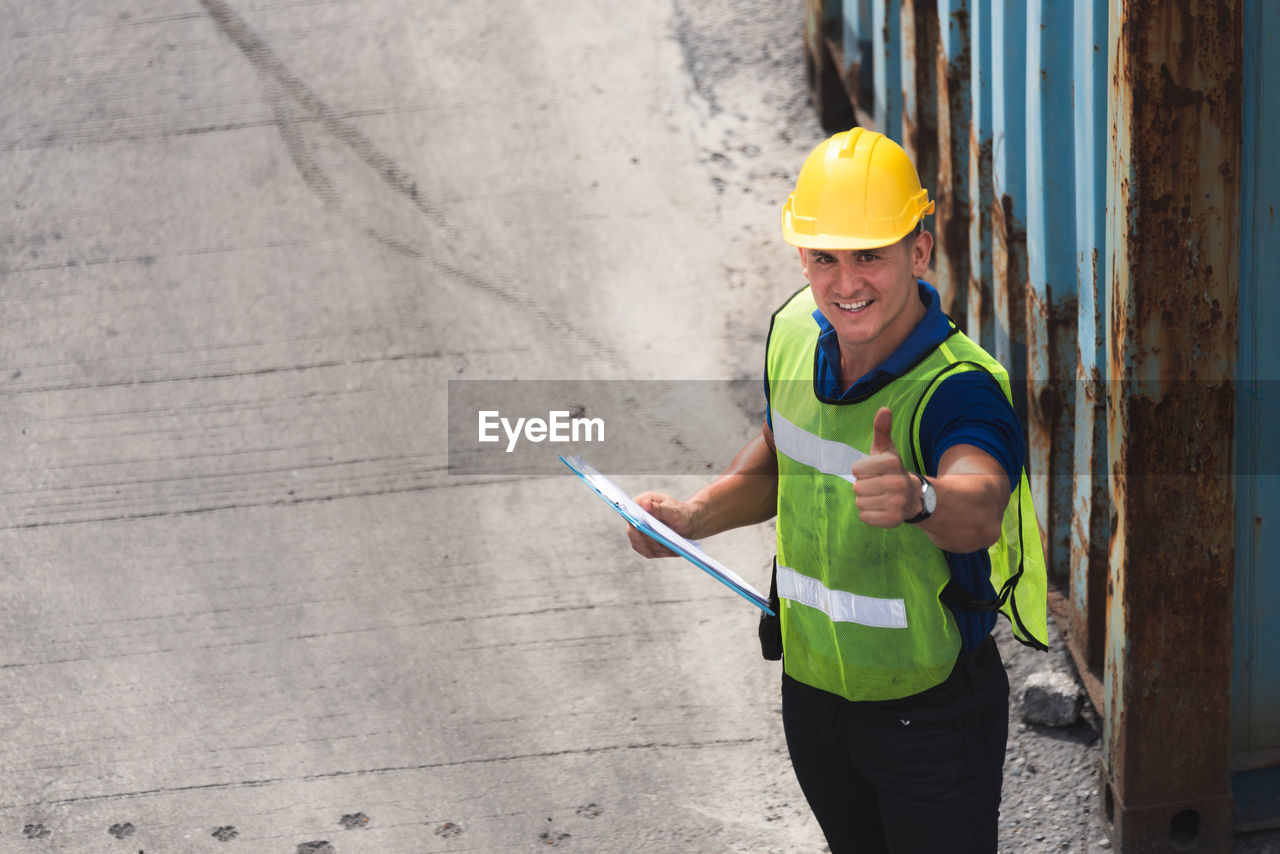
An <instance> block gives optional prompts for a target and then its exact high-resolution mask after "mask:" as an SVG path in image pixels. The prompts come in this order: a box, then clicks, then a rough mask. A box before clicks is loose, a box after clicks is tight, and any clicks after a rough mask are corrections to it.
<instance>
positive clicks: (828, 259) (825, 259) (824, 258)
mask: <svg viewBox="0 0 1280 854" xmlns="http://www.w3.org/2000/svg"><path fill="white" fill-rule="evenodd" d="M813 260H815V261H817V262H818V263H819V264H834V263H835V261H836V259H835V258H834V257H832V256H830V255H815V256H814V258H813Z"/></svg>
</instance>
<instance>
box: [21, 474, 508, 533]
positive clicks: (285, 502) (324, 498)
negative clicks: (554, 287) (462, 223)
mask: <svg viewBox="0 0 1280 854" xmlns="http://www.w3.org/2000/svg"><path fill="white" fill-rule="evenodd" d="M447 470H448V468H447V466H436V467H434V468H432V469H427V470H424V473H425V472H428V471H447ZM527 480H528V477H527V476H526V477H511V478H492V477H490V478H488V479H486V480H482V481H457V480H450V481H448V482H445V483H426V484H419V485H414V486H402V487H392V488H389V489H368V490H360V491H352V492H344V493H342V494H340V495H314V496H303V497H297V498H287V499H285V498H281V499H276V500H272V501H238V502H229V503H226V504H212V505H208V506H205V507H191V508H187V509H184V510H155V511H151V512H146V513H121V514H116V515H111V516H96V517H92V518H84V519H53V520H45V521H40V522H20V523H17V524H13V525H0V531H25V530H29V529H33V528H53V527H61V526H63V525H86V524H93V523H99V522H137V521H141V520H145V519H170V518H174V519H176V518H180V517H184V516H200V515H203V514H205V513H219V512H222V511H224V510H246V509H249V508H251V507H292V506H294V505H296V504H322V503H324V502H328V501H343V500H346V499H355V498H375V497H379V496H386V495H406V494H410V493H416V492H431V491H433V490H436V489H453V488H455V487H458V486H477V485H483V486H487V485H489V484H492V483H523V482H525V481H527Z"/></svg>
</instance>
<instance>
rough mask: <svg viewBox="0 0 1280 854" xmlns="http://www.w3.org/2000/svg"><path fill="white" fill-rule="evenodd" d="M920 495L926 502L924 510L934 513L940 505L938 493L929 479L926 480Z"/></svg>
mask: <svg viewBox="0 0 1280 854" xmlns="http://www.w3.org/2000/svg"><path fill="white" fill-rule="evenodd" d="M920 497H921V499H922V500H923V503H924V512H926V513H932V512H933V511H934V510H936V509H937V507H938V493H936V492H934V491H933V484H932V483H929V481H927V480H926V481H925V482H924V488H923V490H922V491H921V493H920Z"/></svg>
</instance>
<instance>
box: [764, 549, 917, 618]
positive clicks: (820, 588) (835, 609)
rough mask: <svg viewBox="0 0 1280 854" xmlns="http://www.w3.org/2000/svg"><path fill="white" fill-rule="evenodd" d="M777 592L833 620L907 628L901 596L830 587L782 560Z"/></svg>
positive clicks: (905, 607) (905, 613)
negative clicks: (871, 594) (891, 596)
mask: <svg viewBox="0 0 1280 854" xmlns="http://www.w3.org/2000/svg"><path fill="white" fill-rule="evenodd" d="M778 596H779V597H780V598H782V599H790V600H792V601H795V602H799V603H800V604H802V605H808V606H809V607H810V608H817V609H818V610H819V611H821V612H822V613H824V614H826V615H827V616H828V617H830V618H831V620H832V622H836V623H857V624H858V625H860V626H872V627H875V628H881V629H905V628H907V606H906V603H905V602H904V601H903V600H901V599H876V598H875V597H873V596H859V595H858V594H856V593H848V592H846V591H844V590H831V589H829V588H828V587H826V586H825V585H824V584H823V583H822V582H821V581H819V580H818V579H816V578H810V577H808V576H807V575H801V574H800V573H798V572H796V571H795V570H794V569H792V568H791V567H789V566H783V565H782V564H778Z"/></svg>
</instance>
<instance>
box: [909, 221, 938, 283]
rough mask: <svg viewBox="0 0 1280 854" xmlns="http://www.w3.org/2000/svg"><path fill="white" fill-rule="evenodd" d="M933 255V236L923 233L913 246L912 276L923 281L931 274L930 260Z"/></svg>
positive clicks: (926, 232)
mask: <svg viewBox="0 0 1280 854" xmlns="http://www.w3.org/2000/svg"><path fill="white" fill-rule="evenodd" d="M932 255H933V234H932V233H931V232H928V231H922V232H920V234H919V235H917V237H916V239H915V242H914V243H912V244H911V274H912V275H913V276H915V277H916V278H917V279H923V278H924V277H925V276H927V275H928V274H929V258H930V257H932Z"/></svg>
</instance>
